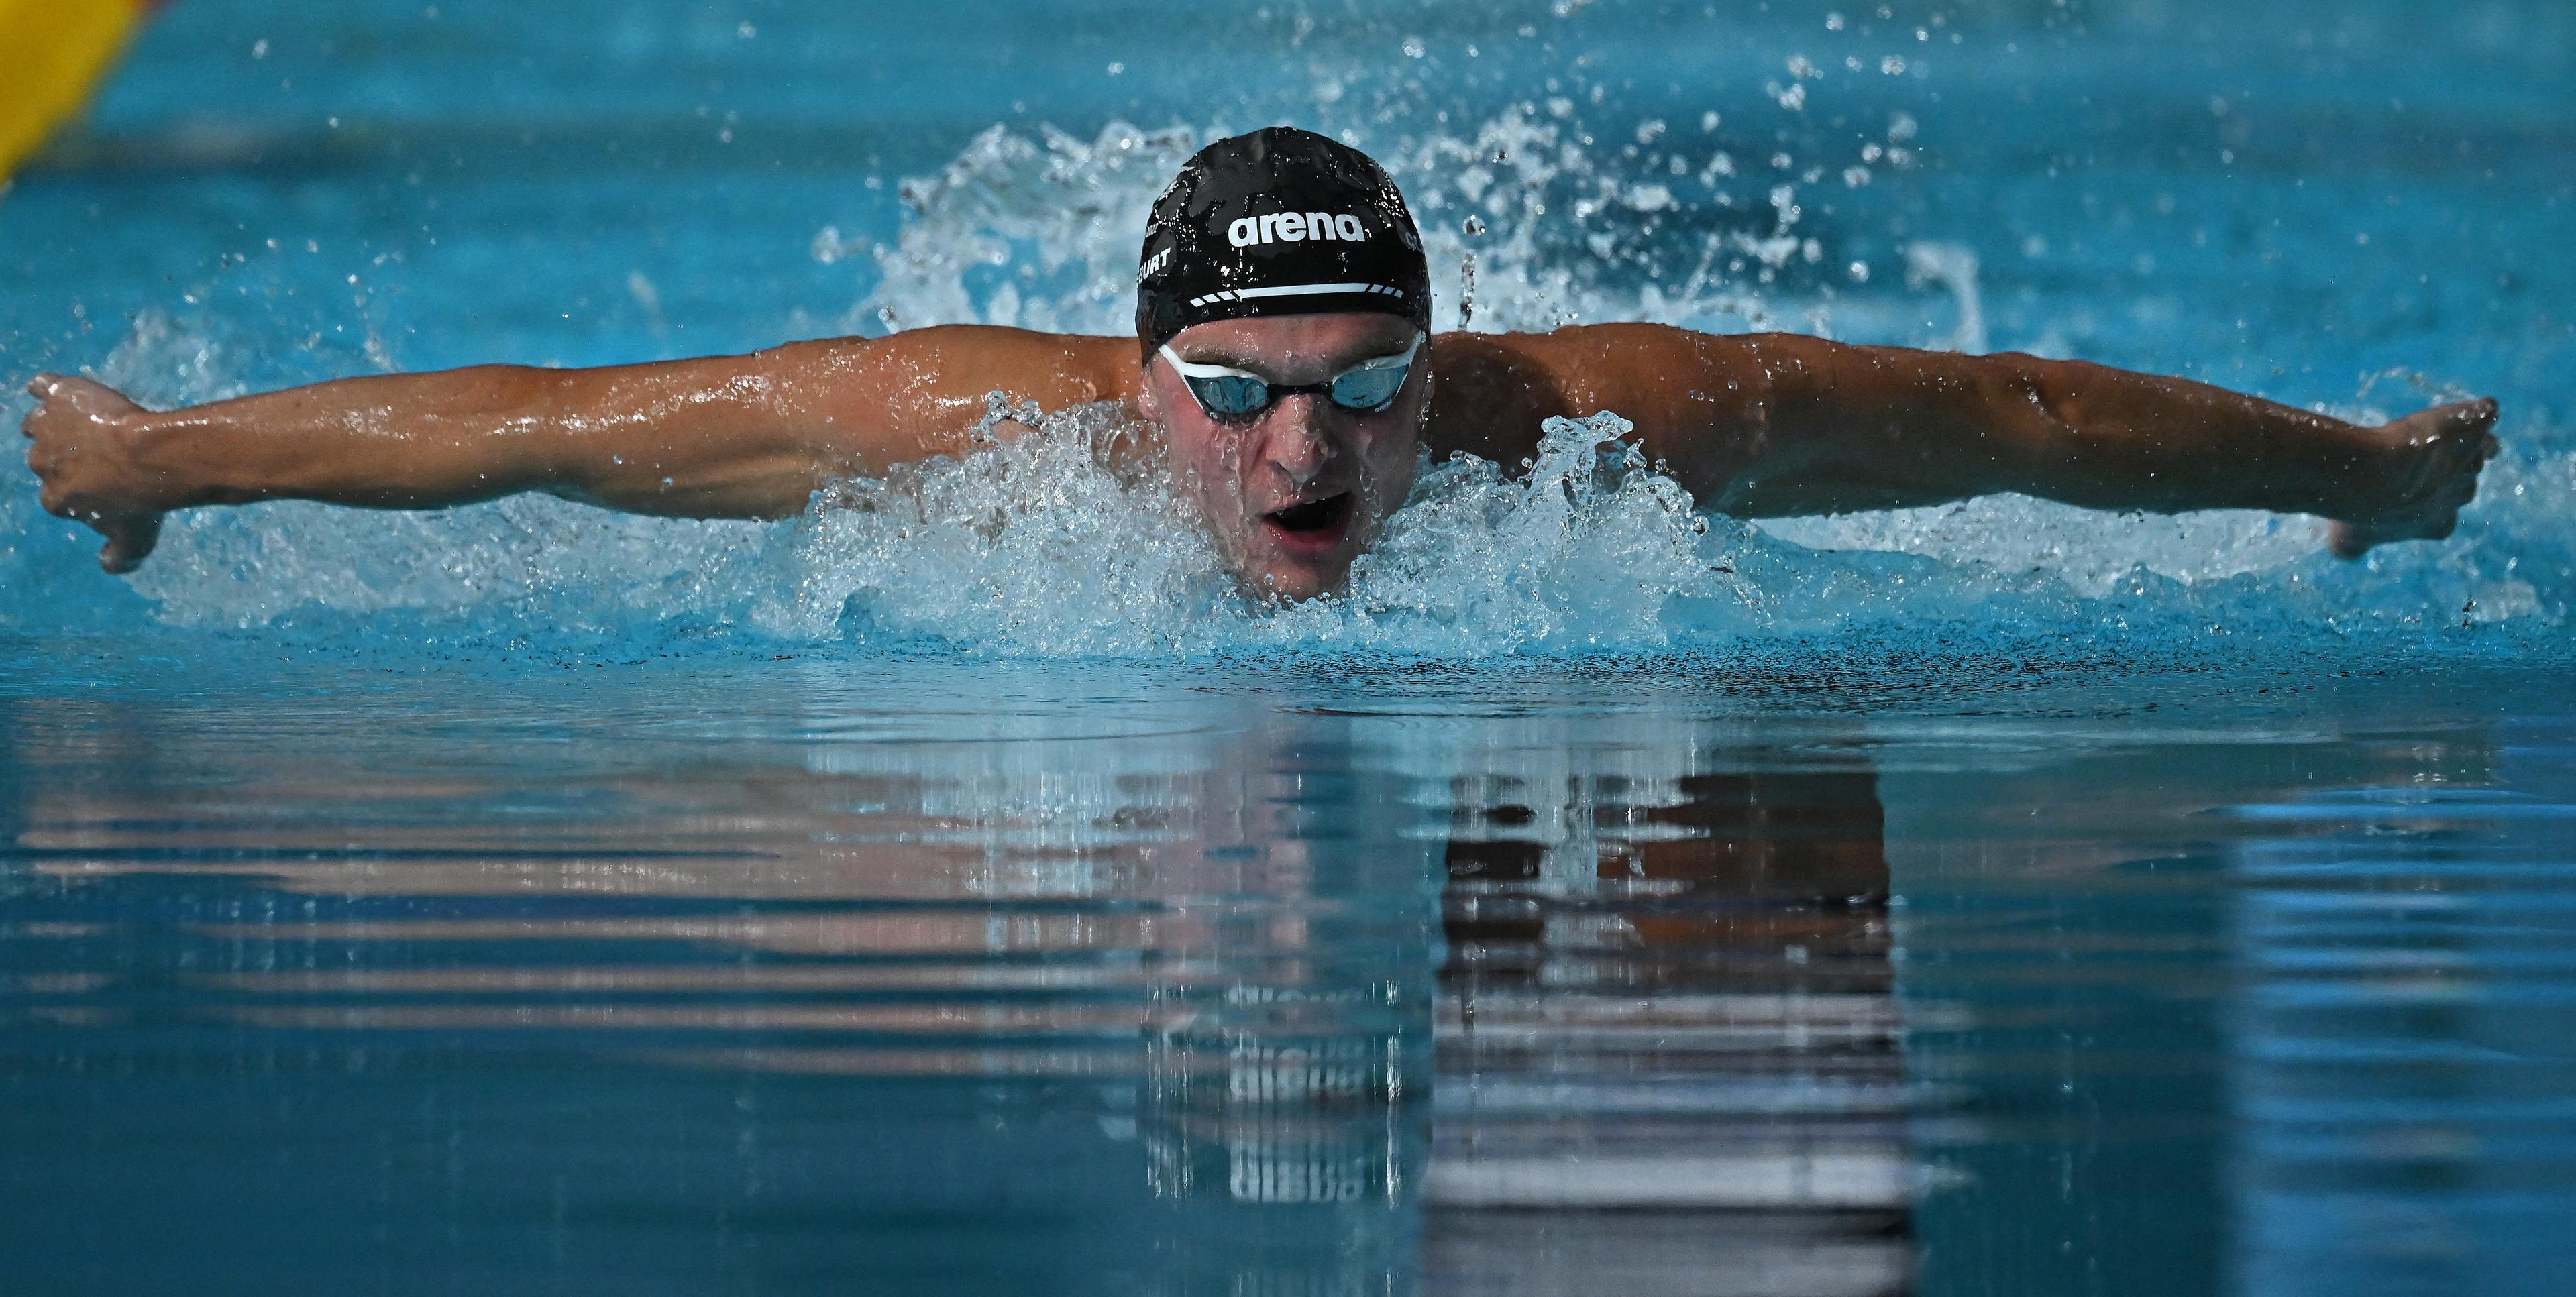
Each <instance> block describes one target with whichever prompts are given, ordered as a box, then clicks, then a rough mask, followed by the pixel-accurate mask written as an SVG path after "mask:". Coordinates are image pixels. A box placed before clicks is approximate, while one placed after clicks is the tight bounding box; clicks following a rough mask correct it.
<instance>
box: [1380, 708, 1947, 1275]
mask: <svg viewBox="0 0 2576 1297" xmlns="http://www.w3.org/2000/svg"><path fill="white" fill-rule="evenodd" d="M1529 755H1530V756H1531V757H1532V758H1533V760H1532V761H1531V762H1530V763H1529V764H1530V765H1531V766H1537V767H1540V769H1537V770H1530V769H1527V768H1526V767H1524V769H1523V771H1522V772H1520V773H1510V772H1503V771H1485V772H1477V773H1475V774H1473V775H1468V776H1464V777H1462V778H1461V779H1460V780H1459V783H1458V795H1457V804H1456V810H1455V811H1454V812H1453V822H1454V824H1455V828H1454V829H1453V836H1452V839H1451V841H1450V844H1449V849H1448V859H1447V866H1448V870H1447V872H1448V875H1449V880H1450V883H1449V892H1448V896H1447V899H1446V903H1445V905H1444V911H1443V926H1444V928H1445V929H1446V931H1447V934H1448V937H1449V943H1450V945H1449V961H1448V965H1447V967H1446V969H1445V970H1444V978H1443V982H1444V985H1443V988H1442V996H1441V1002H1440V1014H1439V1019H1438V1036H1439V1059H1440V1065H1439V1083H1438V1086H1437V1089H1436V1091H1435V1095H1434V1104H1435V1110H1436V1112H1437V1120H1436V1122H1435V1124H1434V1127H1433V1143H1432V1165H1431V1172H1430V1178H1429V1184H1428V1186H1427V1188H1426V1191H1425V1193H1426V1200H1427V1205H1428V1207H1429V1208H1430V1211H1431V1214H1430V1216H1429V1218H1428V1220H1427V1222H1426V1234H1427V1257H1428V1264H1427V1267H1426V1268H1427V1272H1428V1274H1429V1277H1430V1278H1431V1279H1432V1280H1433V1281H1434V1284H1435V1286H1437V1287H1440V1288H1443V1289H1450V1290H1455V1291H1459V1292H1575V1291H1615V1292H1622V1293H1638V1294H1655V1293H1717V1292H1723V1293H1738V1292H1746V1293H1750V1292H1765V1293H1768V1292H1783V1293H1787V1292H1795V1293H1813V1294H1824V1293H1883V1292H1890V1291H1895V1290H1898V1289H1900V1288H1901V1287H1902V1286H1903V1284H1904V1276H1905V1274H1906V1272H1907V1269H1908V1255H1909V1250H1910V1247H1909V1243H1908V1240H1907V1238H1906V1233H1907V1231H1906V1208H1907V1203H1908V1197H1909V1181H1910V1177H1909V1175H1908V1173H1907V1169H1906V1168H1907V1162H1906V1157H1905V1150H1904V1146H1903V1139H1902V1130H1903V1127H1902V1122H1903V1116H1904V1113H1903V1106H1902V1103H1901V1087H1902V1081H1903V1066H1902V1060H1901V1057H1900V1055H1899V1052H1898V1035H1897V1028H1896V1020H1895V1014H1894V1012H1893V1002H1892V1000H1891V998H1890V983H1891V976H1890V968H1889V964H1888V935H1887V925H1886V921H1885V920H1886V901H1887V886H1888V875H1887V861H1886V856H1885V852H1884V848H1883V845H1882V842H1881V828H1882V825H1881V821H1882V819H1883V815H1882V813H1881V811H1880V808H1879V804H1878V798H1877V793H1876V789H1875V785H1874V779H1873V777H1872V776H1871V775H1870V774H1869V773H1868V772H1867V771H1866V770H1852V769H1841V770H1835V769H1824V770H1815V769H1794V768H1775V769H1761V768H1757V769H1755V770H1752V771H1749V772H1715V771H1709V770H1707V769H1705V768H1703V767H1705V766H1706V765H1707V764H1709V763H1710V761H1711V760H1712V754H1708V753H1697V754H1694V753H1691V752H1690V751H1689V749H1688V748H1683V749H1681V750H1680V751H1679V752H1678V753H1674V752H1669V751H1667V752H1655V751H1652V750H1647V751H1643V752H1641V751H1639V750H1637V749H1634V748H1628V749H1626V750H1615V749H1614V750H1612V751H1608V752H1604V751H1600V750H1597V749H1593V748H1590V747H1588V746H1586V747H1569V748H1565V749H1560V750H1558V751H1555V752H1547V753H1532V754H1529ZM1675 756H1679V757H1680V758H1681V759H1680V760H1678V761H1675V760H1673V758H1674V757H1675ZM1656 758H1663V759H1664V761H1662V762H1659V761H1658V760H1657V759H1656ZM1766 758H1767V759H1766ZM1715 759H1719V760H1726V761H1732V762H1742V763H1747V764H1754V765H1756V766H1757V767H1759V766H1781V765H1784V764H1786V763H1785V762H1783V760H1782V758H1781V755H1780V754H1773V753H1763V752H1760V751H1740V752H1730V753H1725V754H1724V755H1723V756H1719V757H1716V758H1715ZM1557 763H1571V764H1570V767H1569V768H1567V769H1564V770H1562V771H1559V770H1555V769H1546V767H1548V766H1550V765H1553V764H1557ZM1667 763H1669V764H1667Z"/></svg>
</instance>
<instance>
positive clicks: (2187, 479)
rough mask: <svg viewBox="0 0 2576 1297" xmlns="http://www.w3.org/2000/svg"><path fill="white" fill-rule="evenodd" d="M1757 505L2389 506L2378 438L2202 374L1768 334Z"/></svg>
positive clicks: (2303, 509) (1748, 475)
mask: <svg viewBox="0 0 2576 1297" xmlns="http://www.w3.org/2000/svg"><path fill="white" fill-rule="evenodd" d="M1757 346H1759V348H1760V350H1762V351H1763V352H1764V353H1766V354H1765V357H1764V364H1763V368H1764V370H1765V371H1766V374H1767V375H1768V377H1769V378H1770V379H1771V387H1772V408H1771V410H1770V412H1769V420H1768V424H1767V428H1766V435H1765V437H1764V443H1765V447H1764V449H1765V452H1766V453H1765V454H1764V455H1763V456H1761V458H1760V459H1759V460H1757V461H1756V462H1755V463H1753V464H1751V465H1749V466H1748V468H1747V470H1746V471H1745V472H1744V473H1743V474H1742V480H1741V482H1740V483H1739V484H1737V494H1738V495H1739V496H1740V500H1739V503H1740V504H1741V505H1742V506H1744V507H1746V509H1747V511H1749V512H1756V513H1783V512H1811V511H1819V510H1820V509H1854V508H1881V507H1896V506H1903V505H1910V504H1929V503H1937V502H1940V501H1944V500H1953V499H1960V498H1964V497H1967V496H1973V495H1982V494H1987V493H1991V492H1997V491H2017V492H2021V493H2023V494H2027V495H2035V496H2042V497H2046V498H2049V499H2055V500H2062V501H2066V502H2068V503H2071V504H2079V505H2084V506H2088V507H2091V508H2097V509H2111V510H2148V511H2154V512H2165V513H2172V512H2180V511H2183V510H2189V509H2217V508H2248V509H2269V510H2275V511H2280V512H2290V513H2318V514H2327V515H2332V516H2347V517H2348V516H2354V515H2356V514H2358V513H2363V512H2368V511H2369V510H2371V509H2373V508H2376V507H2378V506H2379V505H2380V503H2381V501H2380V500H2379V499H2378V495H2379V494H2382V493H2384V492H2383V491H2382V490H2381V488H2382V487H2383V486H2384V484H2385V483H2384V479H2385V478H2386V473H2385V466H2384V464H2383V460H2384V459H2385V455H2384V454H2383V453H2382V450H2383V448H2382V447H2380V446H2379V445H2378V444H2377V443H2376V442H2375V441H2374V440H2373V438H2372V437H2371V432H2372V430H2370V429H2367V428H2362V427H2358V426H2356V425H2353V424H2350V423H2346V422H2344V421H2342V420H2339V419H2334V418H2330V417H2327V416H2324V415H2319V414H2313V413H2309V412H2307V411H2304V410H2298V409H2293V408H2291V407H2289V406H2285V405H2280V404H2277V403H2274V402H2271V401H2265V400H2262V399H2260V398H2256V397H2251V396H2244V395H2241V394H2238V393H2235V392H2229V391H2226V390H2224V389H2221V388H2217V387H2212V386H2209V385H2208V384H2204V383H2196V382H2191V381H2188V380H2185V379H2178V378H2163V377H2157V376H2154V375H2148V374H2136V373H2128V372H2125V371H2121V370H2116V369H2109V368H2106V367H2103V366H2100V365H2092V364H2086V363H2083V362H2080V361H2059V360H2042V359H2039V358H2037V357H2032V356H2024V355H2015V354H2003V355H1994V356H1960V355H1953V354H1948V353H1934V352H1918V351H1906V350H1901V349H1897V348H1886V347H1846V346H1836V345H1834V344H1830V343H1820V342H1817V341H1815V340H1813V339H1795V340H1788V339H1781V340H1772V339H1764V340H1761V341H1760V343H1758V344H1757Z"/></svg>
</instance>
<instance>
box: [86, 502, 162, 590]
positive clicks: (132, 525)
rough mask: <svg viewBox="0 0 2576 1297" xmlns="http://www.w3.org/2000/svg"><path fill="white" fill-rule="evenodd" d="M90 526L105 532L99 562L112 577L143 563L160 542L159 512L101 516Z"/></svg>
mask: <svg viewBox="0 0 2576 1297" xmlns="http://www.w3.org/2000/svg"><path fill="white" fill-rule="evenodd" d="M91 525H92V526H95V527H97V528H98V529H99V530H100V531H102V532H104V533H106V535H107V543H106V544H104V545H101V546H99V547H98V565H99V566H100V567H102V568H105V569H106V570H107V572H108V574H109V575H111V576H123V575H125V574H126V573H128V572H131V571H133V570H134V569H136V568H138V567H141V566H143V560H144V559H146V558H149V557H151V556H152V547H153V546H155V545H158V544H160V543H161V515H159V514H157V513H147V514H135V515H132V516H130V517H125V518H109V519H102V520H100V521H99V522H96V523H93V524H91Z"/></svg>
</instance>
